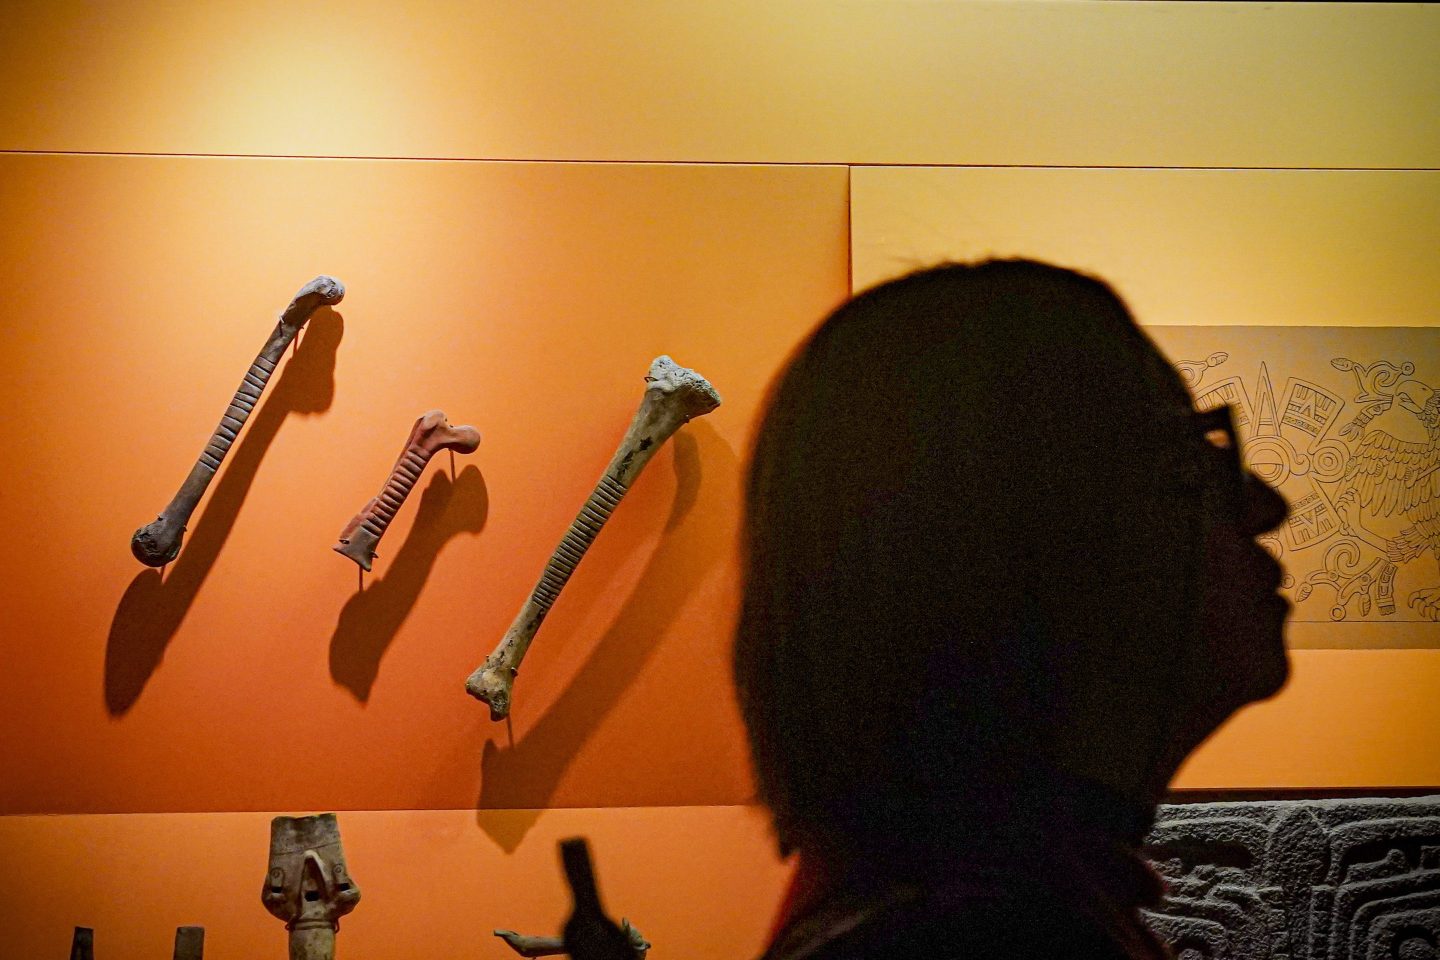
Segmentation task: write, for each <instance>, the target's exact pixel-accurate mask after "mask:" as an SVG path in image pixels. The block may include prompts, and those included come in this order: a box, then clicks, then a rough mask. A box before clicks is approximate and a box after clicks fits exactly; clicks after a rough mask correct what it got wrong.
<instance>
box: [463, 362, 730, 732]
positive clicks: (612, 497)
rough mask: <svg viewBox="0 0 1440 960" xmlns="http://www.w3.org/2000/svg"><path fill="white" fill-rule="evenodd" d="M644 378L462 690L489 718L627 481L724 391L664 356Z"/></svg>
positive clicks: (504, 705)
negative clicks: (592, 482) (603, 458)
mask: <svg viewBox="0 0 1440 960" xmlns="http://www.w3.org/2000/svg"><path fill="white" fill-rule="evenodd" d="M645 381H646V387H645V395H644V397H643V398H642V399H641V401H640V409H639V410H637V411H636V412H635V417H634V419H632V420H631V421H630V428H629V429H628V430H626V431H625V436H624V438H623V439H622V440H621V441H620V446H619V448H618V449H617V450H616V451H615V455H614V456H613V457H612V458H611V459H610V464H609V466H607V467H606V468H605V473H604V475H603V476H601V478H600V482H599V483H598V484H596V486H595V489H594V491H593V492H591V494H590V498H589V499H588V500H586V501H585V506H584V507H582V508H581V509H580V515H579V516H577V517H576V518H575V520H574V522H573V523H571V524H570V529H569V531H568V532H566V534H565V537H564V538H563V539H562V540H561V541H560V545H559V546H558V547H556V548H555V552H554V553H553V554H552V555H551V557H550V560H549V562H548V563H546V564H545V572H544V573H543V574H541V577H540V582H539V583H538V584H536V585H535V590H534V592H533V593H532V594H531V595H530V599H529V600H527V601H525V605H524V606H523V607H521V608H520V613H519V615H518V616H516V618H515V622H514V623H512V624H511V625H510V629H509V630H506V631H505V636H504V637H502V638H501V640H500V644H499V646H497V647H496V648H495V650H494V652H493V653H491V654H490V656H488V657H486V658H485V662H484V663H482V664H481V665H480V666H479V667H477V668H476V669H475V671H474V672H473V673H471V674H470V676H469V678H468V679H467V680H466V681H465V689H466V691H467V692H469V694H470V695H471V696H472V697H475V698H476V699H477V700H482V701H484V702H485V703H487V704H489V706H490V719H491V720H503V719H505V717H507V716H509V714H510V690H511V685H512V684H513V683H514V682H515V674H516V673H517V672H518V671H519V670H520V662H521V661H522V660H523V659H524V658H525V651H526V650H528V649H529V648H530V643H531V641H532V640H534V639H535V634H536V632H538V631H539V629H540V624H541V623H542V622H544V620H545V615H546V614H548V613H549V612H550V607H551V605H552V604H554V603H555V600H556V598H557V597H559V596H560V591H561V590H563V589H565V584H566V583H567V582H569V580H570V575H571V574H572V573H574V572H575V567H576V566H577V565H578V564H579V563H580V561H581V560H582V559H584V557H585V551H586V550H589V549H590V544H591V543H593V542H594V540H595V537H596V535H597V534H599V532H600V528H601V527H603V526H605V521H607V520H609V519H610V514H611V512H612V511H613V510H614V509H615V507H616V506H617V505H618V504H619V503H620V500H621V498H622V497H624V496H625V493H626V491H627V490H629V489H630V484H632V483H633V482H634V481H635V478H636V477H637V476H639V475H640V471H641V470H643V469H644V468H645V464H647V463H649V462H650V458H651V457H653V456H655V452H656V451H657V450H659V449H660V446H661V445H662V444H663V443H664V442H665V441H666V440H668V439H670V437H671V436H672V435H673V434H674V433H675V431H676V430H679V429H680V427H682V426H683V425H685V424H686V423H688V422H689V421H690V420H693V419H694V418H696V417H703V416H705V414H707V413H709V412H710V411H712V410H714V409H715V408H716V407H718V406H719V405H720V394H718V393H716V392H715V388H714V387H712V386H711V385H710V381H708V380H706V379H705V378H704V377H702V376H700V374H698V373H696V372H695V371H694V370H687V369H686V368H685V367H682V366H680V365H679V364H677V363H675V361H673V360H671V359H670V358H669V357H666V356H659V357H656V358H655V360H654V361H653V362H652V363H651V364H650V371H649V373H648V375H647V376H646V377H645Z"/></svg>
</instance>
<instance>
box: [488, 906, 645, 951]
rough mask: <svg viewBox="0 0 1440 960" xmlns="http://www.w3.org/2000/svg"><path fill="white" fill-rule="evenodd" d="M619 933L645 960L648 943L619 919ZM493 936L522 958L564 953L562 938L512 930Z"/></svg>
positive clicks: (497, 931)
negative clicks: (525, 933)
mask: <svg viewBox="0 0 1440 960" xmlns="http://www.w3.org/2000/svg"><path fill="white" fill-rule="evenodd" d="M620 931H621V932H622V933H624V934H625V935H626V936H627V937H629V938H630V946H632V947H634V948H635V954H636V956H637V957H638V958H639V960H645V956H646V954H648V953H649V952H650V941H649V940H646V939H645V935H644V934H643V933H641V932H640V931H639V930H636V929H635V927H634V926H633V925H632V924H631V923H630V921H629V920H626V919H625V918H623V917H622V918H621V919H620ZM495 936H497V937H499V938H500V939H501V940H504V941H505V942H506V943H508V944H510V949H512V950H514V951H515V952H516V953H518V954H520V956H522V957H556V956H560V955H561V954H564V953H565V940H564V938H563V937H527V936H525V935H524V934H520V933H516V932H515V931H514V930H496V931H495Z"/></svg>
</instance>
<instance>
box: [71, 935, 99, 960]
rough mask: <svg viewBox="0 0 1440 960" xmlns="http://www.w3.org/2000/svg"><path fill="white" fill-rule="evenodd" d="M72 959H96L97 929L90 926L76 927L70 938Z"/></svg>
mask: <svg viewBox="0 0 1440 960" xmlns="http://www.w3.org/2000/svg"><path fill="white" fill-rule="evenodd" d="M70 960H95V931H94V930H93V929H92V928H90V927H76V928H75V935H74V936H73V937H71V938H70Z"/></svg>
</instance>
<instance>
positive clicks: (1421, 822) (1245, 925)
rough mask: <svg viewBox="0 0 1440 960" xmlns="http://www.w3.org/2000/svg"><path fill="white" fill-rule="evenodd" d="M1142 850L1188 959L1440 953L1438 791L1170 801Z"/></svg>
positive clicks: (1161, 914) (1171, 935)
mask: <svg viewBox="0 0 1440 960" xmlns="http://www.w3.org/2000/svg"><path fill="white" fill-rule="evenodd" d="M1145 853H1146V856H1147V857H1148V858H1149V859H1150V860H1151V862H1152V864H1153V865H1154V866H1155V867H1156V869H1158V870H1159V872H1160V874H1161V875H1162V876H1163V877H1164V879H1165V883H1166V888H1167V891H1166V897H1165V900H1164V902H1163V903H1162V904H1161V906H1160V908H1159V909H1158V910H1156V911H1154V912H1152V913H1150V914H1149V915H1148V916H1147V920H1148V922H1149V923H1150V926H1151V928H1152V929H1153V930H1155V931H1156V933H1158V934H1159V935H1160V936H1161V937H1162V938H1163V939H1164V940H1165V941H1166V942H1167V943H1168V944H1169V945H1170V947H1171V949H1172V950H1173V951H1174V952H1175V955H1176V956H1177V957H1178V958H1180V960H1202V958H1204V960H1280V958H1282V957H1283V958H1286V960H1379V958H1396V960H1429V958H1433V957H1436V956H1440V796H1429V797H1416V798H1412V799H1368V798H1367V799H1354V800H1351V799H1343V800H1284V801H1264V802H1250V803H1187V804H1166V805H1163V806H1161V807H1160V810H1159V812H1158V816H1157V818H1156V823H1155V828H1154V829H1153V830H1152V831H1151V833H1150V836H1149V837H1148V838H1147V840H1146V849H1145Z"/></svg>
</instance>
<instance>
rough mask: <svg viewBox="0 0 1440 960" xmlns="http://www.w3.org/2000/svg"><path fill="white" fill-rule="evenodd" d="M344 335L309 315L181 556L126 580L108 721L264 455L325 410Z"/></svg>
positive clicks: (193, 586)
mask: <svg viewBox="0 0 1440 960" xmlns="http://www.w3.org/2000/svg"><path fill="white" fill-rule="evenodd" d="M344 333H345V322H344V318H343V317H341V315H340V314H339V313H336V312H335V311H334V310H331V309H329V308H328V307H327V308H323V309H321V310H319V311H317V312H316V313H315V315H314V316H313V317H311V319H310V323H309V325H308V329H307V331H306V333H305V335H304V337H303V339H302V340H301V341H300V342H299V344H298V346H297V347H296V348H295V353H294V355H293V356H292V357H291V358H290V360H289V362H287V363H286V364H285V369H284V370H282V371H281V373H280V378H279V380H278V381H277V382H276V383H275V386H274V389H273V390H272V391H271V392H270V395H269V396H268V397H267V398H266V399H265V400H264V402H263V405H262V406H261V407H260V409H259V410H258V411H256V413H255V415H254V418H253V419H251V421H250V422H249V424H247V426H248V430H247V431H246V432H245V435H244V436H243V437H242V438H241V440H240V445H239V446H238V447H236V448H235V450H234V451H233V452H232V453H231V456H230V463H229V464H228V466H225V467H223V468H222V469H223V471H224V472H223V474H222V475H221V477H220V478H219V480H218V481H217V482H216V485H215V489H214V490H213V492H212V493H211V494H210V499H209V501H208V502H207V503H206V504H205V511H204V513H203V514H202V515H201V517H200V520H199V522H198V523H197V524H196V525H195V530H194V533H193V534H191V535H190V536H187V537H186V539H185V542H184V544H183V545H182V547H181V550H180V556H179V557H178V558H177V559H176V560H175V561H174V562H173V563H172V564H170V565H169V567H168V568H161V570H158V571H157V570H144V571H141V572H140V573H139V574H137V575H136V576H135V579H134V580H132V581H130V586H129V587H127V588H126V590H125V594H124V596H122V597H121V598H120V604H119V606H118V607H117V608H116V610H115V617H114V619H113V620H111V622H110V635H109V637H108V639H107V640H106V643H105V706H106V709H108V710H109V711H110V715H111V716H116V717H118V716H123V715H124V714H125V713H127V712H128V711H129V710H130V708H131V707H133V706H134V705H135V703H136V701H138V700H139V699H140V694H141V693H143V692H144V690H145V685H146V684H147V683H149V681H150V678H151V676H153V675H154V673H155V669H156V668H157V667H158V666H159V665H160V661H161V659H163V658H164V656H165V648H166V647H167V646H169V644H170V641H171V640H172V639H174V637H175V634H176V633H177V632H178V631H179V629H180V625H181V623H183V622H184V620H185V615H186V614H187V613H189V611H190V606H191V604H193V603H194V602H195V597H196V596H197V595H198V594H199V592H200V588H201V587H202V586H204V584H205V579H206V577H208V576H209V575H210V570H211V568H212V567H213V566H214V565H215V560H216V559H217V558H218V557H219V556H220V551H221V550H222V549H223V548H224V546H225V541H226V539H227V538H228V537H229V536H230V531H231V530H232V529H234V526H235V519H236V517H238V516H239V514H240V508H241V506H242V505H243V504H244V503H245V497H246V495H247V494H248V493H249V492H250V486H251V484H252V483H253V482H254V480H255V475H256V473H258V472H259V470H260V463H261V461H262V460H264V458H265V452H266V451H267V450H269V449H270V444H271V443H272V442H273V441H274V440H275V437H276V435H277V434H278V433H279V432H280V427H281V425H282V424H284V422H285V419H286V418H287V417H288V416H289V415H290V414H292V413H295V414H301V415H314V414H319V413H324V412H325V411H327V410H329V409H330V404H331V402H332V401H333V400H334V397H335V355H336V353H337V351H338V350H339V348H340V340H341V339H342V338H343V337H344ZM216 400H217V401H218V400H219V398H218V397H217V398H216Z"/></svg>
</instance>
